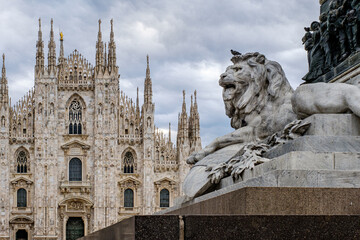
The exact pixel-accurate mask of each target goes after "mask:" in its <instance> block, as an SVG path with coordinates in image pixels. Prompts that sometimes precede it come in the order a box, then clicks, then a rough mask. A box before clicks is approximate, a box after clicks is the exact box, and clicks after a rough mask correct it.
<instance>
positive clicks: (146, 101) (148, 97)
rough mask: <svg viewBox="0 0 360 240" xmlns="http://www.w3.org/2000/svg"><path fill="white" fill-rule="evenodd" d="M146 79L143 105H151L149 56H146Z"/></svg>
mask: <svg viewBox="0 0 360 240" xmlns="http://www.w3.org/2000/svg"><path fill="white" fill-rule="evenodd" d="M146 62H147V66H146V78H145V84H144V85H145V86H144V104H151V103H152V82H151V77H150V67H149V55H147V56H146Z"/></svg>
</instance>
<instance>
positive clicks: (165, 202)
mask: <svg viewBox="0 0 360 240" xmlns="http://www.w3.org/2000/svg"><path fill="white" fill-rule="evenodd" d="M169 199H170V194H169V190H167V189H165V188H164V189H162V190H161V191H160V207H169V202H170V201H169Z"/></svg>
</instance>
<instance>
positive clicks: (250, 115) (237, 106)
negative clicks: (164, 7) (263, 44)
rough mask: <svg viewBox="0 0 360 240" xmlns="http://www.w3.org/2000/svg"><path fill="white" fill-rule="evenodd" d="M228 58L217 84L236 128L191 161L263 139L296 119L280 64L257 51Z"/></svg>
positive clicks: (286, 81) (228, 114) (194, 161)
mask: <svg viewBox="0 0 360 240" xmlns="http://www.w3.org/2000/svg"><path fill="white" fill-rule="evenodd" d="M231 61H232V62H233V65H231V66H229V67H228V68H227V69H226V71H225V73H223V74H221V76H220V80H219V85H220V86H221V87H222V88H223V94H222V95H223V100H224V104H225V111H226V115H227V116H228V117H229V118H231V127H233V128H234V129H236V130H235V131H234V132H232V133H230V134H227V135H225V136H222V137H218V138H216V139H215V141H213V142H212V143H210V144H209V145H208V146H206V147H205V148H204V149H202V150H201V151H199V152H196V153H194V154H192V155H191V156H190V157H189V158H188V159H187V162H188V163H190V164H193V163H196V162H198V161H199V160H201V159H203V158H204V157H205V156H207V155H209V154H211V153H213V152H215V151H216V150H218V149H221V148H223V147H226V146H229V145H232V144H235V143H243V142H250V141H255V140H259V139H264V138H266V137H267V136H269V135H271V134H272V133H274V132H277V131H280V130H282V129H283V128H284V126H285V125H286V124H288V123H289V122H291V121H293V120H294V119H296V115H295V114H294V112H293V110H292V106H291V96H292V94H293V92H294V91H293V89H292V88H291V86H290V84H289V82H288V80H287V79H286V77H285V73H284V71H283V69H282V68H281V66H280V64H278V63H277V62H274V61H269V60H267V59H266V58H265V56H264V55H262V54H260V53H257V52H256V53H247V54H244V55H241V54H238V55H234V57H233V58H232V59H231Z"/></svg>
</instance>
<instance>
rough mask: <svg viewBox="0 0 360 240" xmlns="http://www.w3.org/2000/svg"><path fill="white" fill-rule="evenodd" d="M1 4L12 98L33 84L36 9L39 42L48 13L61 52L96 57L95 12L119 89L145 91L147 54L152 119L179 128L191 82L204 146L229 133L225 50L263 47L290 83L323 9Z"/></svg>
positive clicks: (236, 4)
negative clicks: (109, 45) (113, 55)
mask: <svg viewBox="0 0 360 240" xmlns="http://www.w3.org/2000/svg"><path fill="white" fill-rule="evenodd" d="M0 9H1V10H0V36H1V38H0V52H5V53H6V56H7V58H6V65H7V75H8V79H9V85H10V86H9V87H10V94H11V97H12V99H13V103H14V102H15V100H18V99H19V98H20V97H21V96H23V95H24V94H25V93H26V92H27V91H28V90H29V89H30V88H31V87H32V86H33V81H34V79H33V69H34V64H35V42H36V39H37V29H38V24H37V19H38V18H39V17H41V18H42V29H43V40H44V43H45V49H46V47H47V43H48V37H49V28H50V19H51V18H54V27H55V31H56V32H58V31H60V30H61V31H63V32H64V38H65V42H64V45H65V54H66V55H68V54H70V53H71V52H72V51H73V50H74V49H77V50H79V51H80V52H81V53H82V55H83V56H84V57H85V58H87V59H88V60H89V61H90V62H92V63H94V58H95V42H96V37H97V30H98V23H97V20H98V19H99V18H101V19H102V20H103V24H102V33H103V39H104V40H105V41H108V39H109V29H110V24H109V21H110V19H111V18H113V19H114V28H115V29H114V30H115V40H116V43H117V57H118V60H117V61H118V62H117V63H118V65H119V68H120V74H121V80H120V88H121V90H123V91H124V92H125V93H126V94H127V95H128V96H130V97H132V98H135V97H136V87H137V86H139V88H140V93H142V90H143V81H144V77H145V67H146V58H145V57H146V54H149V55H150V66H151V76H152V79H153V90H154V101H155V103H156V116H155V118H156V125H157V126H159V127H160V128H161V129H166V130H167V129H168V122H172V130H174V131H176V127H177V114H178V112H179V111H181V102H182V90H183V89H185V90H186V92H187V98H186V100H187V107H188V109H189V105H190V94H191V93H193V91H194V90H195V89H197V92H198V105H199V111H200V118H201V119H200V124H201V136H202V139H203V143H204V144H203V145H206V144H207V143H209V142H210V141H211V140H212V139H213V138H215V137H216V136H219V135H223V134H225V133H227V132H230V131H231V128H230V126H229V119H228V118H227V117H226V116H225V114H224V109H223V103H222V100H221V89H220V88H219V87H218V78H219V75H220V74H221V73H222V72H223V71H224V70H225V68H226V66H227V65H229V64H230V61H229V59H230V57H231V56H230V53H229V50H230V49H237V50H238V51H240V52H251V51H259V52H262V53H264V54H265V55H266V56H267V57H268V58H269V59H271V60H276V61H278V62H279V63H280V64H281V65H282V66H283V68H284V70H285V73H286V74H287V77H288V79H289V81H290V82H291V84H292V86H293V87H296V86H297V85H299V84H300V83H301V82H302V80H301V77H302V76H303V75H305V73H306V71H307V62H306V52H305V51H304V50H303V46H302V45H301V37H302V36H303V34H304V31H303V27H304V26H308V25H309V24H310V23H311V22H312V21H313V20H316V19H317V18H318V15H319V4H318V1H314V0H301V1H298V0H287V1H283V0H273V1H268V0H258V1H253V0H242V1H238V0H227V1H212V0H210V1H209V0H207V1H205V0H195V1H190V0H184V1H166V0H157V1H130V0H123V1H115V0H111V1H110V0H109V1H95V0H93V1H85V0H78V1H70V0H65V1H45V0H42V1H25V0H22V1H20V0H14V1H7V0H0ZM57 45H58V44H57ZM46 52H47V51H46ZM140 102H142V94H140ZM174 140H175V136H174V134H173V141H174Z"/></svg>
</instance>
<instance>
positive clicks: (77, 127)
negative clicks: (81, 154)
mask: <svg viewBox="0 0 360 240" xmlns="http://www.w3.org/2000/svg"><path fill="white" fill-rule="evenodd" d="M81 121H82V106H81V104H80V102H79V101H78V100H76V99H75V100H73V101H72V102H71V104H70V107H69V134H82V125H81Z"/></svg>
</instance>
